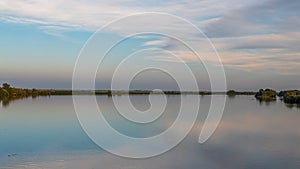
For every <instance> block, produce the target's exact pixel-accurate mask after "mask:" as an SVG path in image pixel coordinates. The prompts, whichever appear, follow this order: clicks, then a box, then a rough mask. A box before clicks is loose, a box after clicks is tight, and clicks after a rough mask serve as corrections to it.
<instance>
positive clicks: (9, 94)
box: [0, 83, 300, 105]
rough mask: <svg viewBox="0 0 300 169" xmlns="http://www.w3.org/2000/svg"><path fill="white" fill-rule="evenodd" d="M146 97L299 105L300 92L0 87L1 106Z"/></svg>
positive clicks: (6, 85) (7, 85) (5, 85)
mask: <svg viewBox="0 0 300 169" xmlns="http://www.w3.org/2000/svg"><path fill="white" fill-rule="evenodd" d="M123 94H130V95H143V94H145V95H148V94H166V95H181V94H187V95H228V96H229V97H234V96H235V95H254V96H255V98H256V99H257V100H259V101H266V102H269V101H275V100H276V99H277V97H279V98H280V99H282V100H283V101H284V102H285V103H290V104H300V91H299V90H288V91H280V92H276V91H275V90H272V89H265V90H263V89H260V90H259V91H258V92H254V91H235V90H229V91H227V92H210V91H198V92H196V91H161V92H160V91H151V90H129V91H125V90H119V91H112V90H76V91H73V90H54V89H35V88H33V89H23V88H14V87H12V86H11V85H9V84H8V83H4V84H3V85H2V87H0V101H2V104H3V105H6V104H9V102H10V101H12V100H17V99H22V98H27V97H32V98H36V97H39V96H57V95H108V96H112V95H123Z"/></svg>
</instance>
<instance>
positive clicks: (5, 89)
mask: <svg viewBox="0 0 300 169" xmlns="http://www.w3.org/2000/svg"><path fill="white" fill-rule="evenodd" d="M50 95H51V91H49V90H37V89H32V90H30V89H21V88H14V87H11V86H10V85H9V84H8V83H4V84H3V85H2V88H1V87H0V101H2V104H3V105H4V106H6V105H8V104H9V102H10V101H12V100H16V99H22V98H26V97H30V96H31V97H33V98H34V97H37V96H50Z"/></svg>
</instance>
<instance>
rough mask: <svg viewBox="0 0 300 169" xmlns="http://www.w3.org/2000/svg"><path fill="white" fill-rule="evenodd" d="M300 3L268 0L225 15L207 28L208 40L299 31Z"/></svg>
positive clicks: (292, 0) (295, 0) (290, 0)
mask: <svg viewBox="0 0 300 169" xmlns="http://www.w3.org/2000/svg"><path fill="white" fill-rule="evenodd" d="M299 8H300V2H299V1H297V0H287V1H281V0H268V1H263V2H260V3H256V4H252V5H249V6H244V7H242V8H239V9H237V10H231V11H227V12H226V13H224V15H223V17H222V18H220V19H218V20H216V21H215V22H213V23H211V24H208V25H207V26H206V28H205V32H206V33H207V34H208V36H209V37H233V36H247V35H257V34H267V33H283V32H291V31H298V30H299V26H300V23H299V22H297V21H296V20H297V19H296V18H299V15H300V11H299V10H298V9H299Z"/></svg>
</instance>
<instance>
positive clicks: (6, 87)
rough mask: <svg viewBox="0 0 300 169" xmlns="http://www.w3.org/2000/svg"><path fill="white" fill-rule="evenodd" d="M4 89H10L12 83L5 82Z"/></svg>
mask: <svg viewBox="0 0 300 169" xmlns="http://www.w3.org/2000/svg"><path fill="white" fill-rule="evenodd" d="M2 86H3V89H5V90H9V89H10V85H9V84H8V83H3V85H2Z"/></svg>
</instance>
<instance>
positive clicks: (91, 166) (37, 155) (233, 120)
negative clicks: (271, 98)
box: [0, 95, 300, 169]
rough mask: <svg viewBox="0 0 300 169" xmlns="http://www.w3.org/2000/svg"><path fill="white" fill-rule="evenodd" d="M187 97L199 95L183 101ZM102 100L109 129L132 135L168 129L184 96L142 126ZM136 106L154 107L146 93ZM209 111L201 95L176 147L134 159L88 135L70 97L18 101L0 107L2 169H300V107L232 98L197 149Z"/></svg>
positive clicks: (108, 99) (138, 97) (106, 99)
mask: <svg viewBox="0 0 300 169" xmlns="http://www.w3.org/2000/svg"><path fill="white" fill-rule="evenodd" d="M86 97H90V96H82V102H84V101H85V100H86ZM116 97H119V99H122V96H116ZM155 97H160V96H155ZM189 97H193V96H186V98H183V99H189ZM218 97H226V96H218ZM97 99H98V102H99V106H100V107H101V108H102V110H103V111H104V114H105V117H106V118H107V119H108V121H110V124H111V125H112V126H113V127H114V128H115V129H116V130H118V131H120V132H122V133H123V134H126V135H128V136H134V137H148V136H153V135H156V134H158V133H160V132H162V131H164V130H165V129H166V128H168V127H169V126H170V125H171V124H172V122H173V121H174V119H175V118H176V116H177V113H178V109H179V104H178V103H180V97H179V96H168V105H167V107H166V111H165V113H164V114H163V115H162V116H161V117H160V119H158V120H156V121H155V122H153V123H151V124H147V125H142V124H136V123H131V122H129V121H126V120H125V119H124V118H122V117H121V116H120V115H119V114H118V113H117V111H116V109H115V108H114V106H113V104H112V98H111V97H107V96H97ZM131 100H132V102H133V104H134V105H135V107H136V108H137V109H140V110H146V109H147V108H149V103H148V97H147V96H146V95H134V96H131ZM209 105H210V96H204V97H201V106H200V108H201V110H200V112H199V117H198V120H197V123H196V124H195V126H194V128H193V130H192V131H191V132H190V134H189V135H188V137H187V138H186V139H185V140H184V141H183V142H182V143H181V144H179V145H178V146H177V147H175V148H174V149H172V150H171V151H169V152H167V153H165V154H162V155H160V156H158V157H153V158H148V159H142V160H133V159H126V158H121V157H117V156H114V155H111V154H110V153H107V152H105V151H104V150H102V149H101V148H99V147H98V146H97V145H95V144H94V143H93V142H92V141H91V140H90V139H89V138H88V137H87V136H86V134H85V133H84V131H83V130H82V129H81V127H80V124H79V122H78V120H77V118H76V113H75V112H74V109H73V102H72V97H70V96H54V97H50V98H48V97H40V98H37V99H24V100H17V101H14V102H12V103H10V104H9V105H8V106H7V107H0V168H14V169H18V168H34V169H35V168H45V169H47V168H49V169H50V168H51V169H58V168H59V169H77V168H78V169H82V168H84V169H95V168H97V169H98V168H103V169H141V168H145V169H160V168H161V169H182V168H186V169H195V168H204V169H224V168H230V169H260V168H261V169H266V168H271V169H282V168H288V169H299V168H300V146H299V143H300V108H298V107H292V106H289V105H285V104H284V103H282V102H281V101H277V102H271V103H259V102H258V101H256V100H254V99H253V96H236V97H235V98H228V99H227V103H226V107H225V112H224V116H223V119H222V122H221V124H220V125H219V127H218V129H217V131H216V132H215V133H214V135H213V136H212V137H211V138H210V139H209V140H208V141H207V142H206V143H205V144H199V143H198V142H197V140H198V137H199V133H200V130H201V127H202V124H203V121H204V120H203V119H204V118H205V117H206V115H207V113H206V112H207V110H208V108H209Z"/></svg>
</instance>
